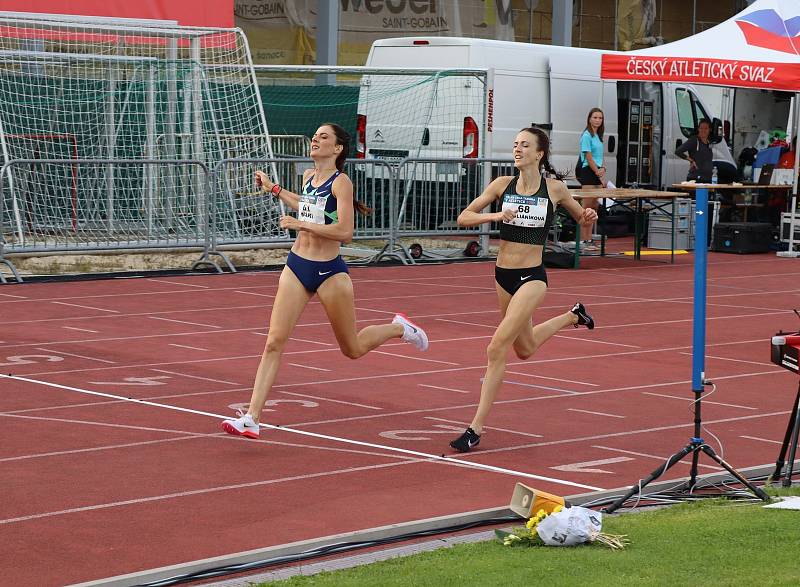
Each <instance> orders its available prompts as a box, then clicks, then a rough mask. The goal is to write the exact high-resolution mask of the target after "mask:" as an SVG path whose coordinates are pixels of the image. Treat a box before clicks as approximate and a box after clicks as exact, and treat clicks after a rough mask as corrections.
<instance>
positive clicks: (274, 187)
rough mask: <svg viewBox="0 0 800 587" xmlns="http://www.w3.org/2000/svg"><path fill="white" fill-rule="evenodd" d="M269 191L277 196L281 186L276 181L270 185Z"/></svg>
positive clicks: (281, 189)
mask: <svg viewBox="0 0 800 587" xmlns="http://www.w3.org/2000/svg"><path fill="white" fill-rule="evenodd" d="M269 191H270V192H271V193H272V195H273V196H277V195H278V194H280V193H281V191H283V188H282V187H281V186H280V185H278V184H277V183H276V184H273V185H272V189H270V190H269Z"/></svg>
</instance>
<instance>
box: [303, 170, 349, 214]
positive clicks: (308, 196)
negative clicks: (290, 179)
mask: <svg viewBox="0 0 800 587" xmlns="http://www.w3.org/2000/svg"><path fill="white" fill-rule="evenodd" d="M339 173H341V172H340V171H337V172H336V173H334V174H333V175H331V176H330V177H329V178H328V179H326V180H325V183H323V184H322V185H321V186H319V187H313V186H312V185H311V180H312V179H314V174H313V173H312V174H311V177H309V178H308V181H307V182H306V184H305V185H304V186H303V193H302V194H300V201H299V202H298V211H297V219H298V220H302V221H304V222H313V223H314V224H333V223H334V222H338V221H339V217H338V215H337V214H336V196H334V195H333V194H332V193H331V189H332V188H333V182H334V180H335V179H336V178H337V177H339Z"/></svg>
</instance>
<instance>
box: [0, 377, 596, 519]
mask: <svg viewBox="0 0 800 587" xmlns="http://www.w3.org/2000/svg"><path fill="white" fill-rule="evenodd" d="M0 378H4V379H13V380H16V381H25V382H27V383H35V384H38V385H44V386H47V387H53V388H56V389H64V390H66V391H74V392H77V393H84V394H87V395H95V396H99V397H107V398H111V399H119V400H125V401H129V402H131V403H137V404H141V405H147V406H152V407H156V408H164V409H167V410H174V411H177V412H184V413H189V414H196V415H199V416H207V417H211V418H215V419H219V420H222V419H224V416H222V415H220V414H214V413H212V412H203V411H200V410H193V409H189V408H182V407H180V406H173V405H169V404H161V403H157V402H151V401H146V400H138V399H134V398H125V397H122V396H119V395H114V394H111V393H103V392H100V391H92V390H88V389H81V388H78V387H72V386H68V385H60V384H58V383H50V382H47V381H39V380H36V379H31V378H29V377H18V376H9V375H5V374H3V373H0ZM260 426H261V427H262V428H267V429H272V430H278V431H284V432H289V433H292V434H299V435H301V436H310V437H312V438H319V439H323V440H330V441H333V442H341V443H345V444H353V445H356V446H364V447H367V448H374V449H379V450H386V451H389V452H390V453H391V452H396V453H400V454H406V455H411V456H415V457H422V458H424V459H429V460H431V461H436V462H440V463H446V464H448V465H450V464H457V465H462V466H463V465H466V466H468V467H474V468H476V469H482V470H484V471H490V472H493V473H500V474H504V475H512V476H517V477H527V478H530V479H538V480H539V481H548V482H551V483H555V484H559V485H567V486H570V487H579V488H581V489H589V490H591V491H602V488H601V487H595V486H592V485H584V484H583V483H575V482H574V481H567V480H564V479H557V478H554V477H546V476H544V475H535V474H533V473H525V472H522V471H515V470H512V469H505V468H503V467H495V466H492V465H486V464H484V463H476V462H471V461H465V460H462V459H459V458H457V457H452V456H450V457H448V456H440V455H436V454H428V453H424V452H420V451H416V450H409V449H406V448H399V447H395V446H387V445H382V444H375V443H372V442H364V441H361V440H353V439H350V438H340V437H338V436H330V435H328V434H318V433H316V432H308V431H307V430H298V429H296V428H287V427H285V426H274V425H272V424H264V423H260ZM38 516H40V515H38V514H37V517H38ZM0 523H3V521H2V520H0Z"/></svg>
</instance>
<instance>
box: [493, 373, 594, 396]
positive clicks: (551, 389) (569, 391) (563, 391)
mask: <svg viewBox="0 0 800 587" xmlns="http://www.w3.org/2000/svg"><path fill="white" fill-rule="evenodd" d="M481 382H483V377H481ZM503 384H504V385H519V386H521V387H534V388H536V389H546V390H548V391H560V392H562V393H568V394H570V395H572V394H578V393H581V392H580V391H573V390H571V389H562V388H560V387H548V386H547V385H536V384H535V383H523V382H522V381H509V380H508V379H504V380H503Z"/></svg>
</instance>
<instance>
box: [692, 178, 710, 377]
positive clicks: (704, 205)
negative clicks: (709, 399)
mask: <svg viewBox="0 0 800 587" xmlns="http://www.w3.org/2000/svg"><path fill="white" fill-rule="evenodd" d="M695 203H696V206H697V208H696V210H695V217H696V221H695V231H694V318H693V323H692V391H703V378H704V372H705V368H706V367H705V361H706V273H707V261H708V244H707V243H708V240H707V239H708V188H700V189H698V190H697V194H696V197H695Z"/></svg>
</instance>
